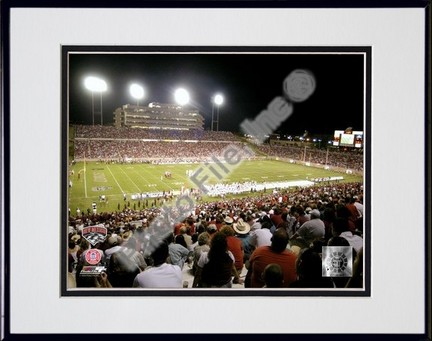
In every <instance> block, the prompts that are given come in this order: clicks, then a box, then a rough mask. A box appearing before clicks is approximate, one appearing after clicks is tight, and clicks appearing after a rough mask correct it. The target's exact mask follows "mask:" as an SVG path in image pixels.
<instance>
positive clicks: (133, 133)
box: [74, 125, 238, 142]
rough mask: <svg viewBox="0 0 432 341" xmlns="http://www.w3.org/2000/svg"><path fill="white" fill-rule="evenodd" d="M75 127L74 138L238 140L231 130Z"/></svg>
mask: <svg viewBox="0 0 432 341" xmlns="http://www.w3.org/2000/svg"><path fill="white" fill-rule="evenodd" d="M74 127H75V136H74V138H85V139H89V138H91V139H101V138H102V139H127V140H142V139H151V140H195V141H233V142H235V141H238V137H237V136H235V135H234V134H233V133H232V132H229V131H208V130H200V129H191V130H159V129H140V128H131V127H115V126H108V125H103V126H102V125H75V126H74Z"/></svg>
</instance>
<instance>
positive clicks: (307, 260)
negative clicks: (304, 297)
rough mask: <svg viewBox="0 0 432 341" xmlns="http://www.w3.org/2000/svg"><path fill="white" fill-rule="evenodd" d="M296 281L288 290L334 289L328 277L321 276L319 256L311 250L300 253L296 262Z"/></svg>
mask: <svg viewBox="0 0 432 341" xmlns="http://www.w3.org/2000/svg"><path fill="white" fill-rule="evenodd" d="M296 269H297V280H296V281H295V282H293V283H291V284H290V285H289V287H290V288H334V287H335V285H334V283H333V281H332V279H331V278H330V277H323V276H322V260H321V256H320V255H319V254H318V253H317V252H315V251H314V250H313V249H311V248H305V249H302V250H301V251H300V254H299V256H298V258H297V262H296Z"/></svg>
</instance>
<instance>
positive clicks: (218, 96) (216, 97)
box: [211, 94, 224, 131]
mask: <svg viewBox="0 0 432 341" xmlns="http://www.w3.org/2000/svg"><path fill="white" fill-rule="evenodd" d="M223 101H224V98H223V96H222V95H221V94H216V95H214V96H213V98H212V123H211V130H212V131H213V130H214V128H213V124H214V123H216V130H217V131H219V106H220V105H222V103H223ZM215 104H216V107H217V112H216V121H215V119H214V105H215Z"/></svg>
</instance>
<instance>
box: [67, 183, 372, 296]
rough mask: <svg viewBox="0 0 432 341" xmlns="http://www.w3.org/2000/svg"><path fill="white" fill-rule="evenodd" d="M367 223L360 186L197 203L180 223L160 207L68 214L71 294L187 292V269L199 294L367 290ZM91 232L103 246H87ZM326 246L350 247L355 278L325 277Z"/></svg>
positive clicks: (318, 187) (318, 188)
mask: <svg viewBox="0 0 432 341" xmlns="http://www.w3.org/2000/svg"><path fill="white" fill-rule="evenodd" d="M172 200H173V201H174V200H175V198H173V199H172ZM167 204H168V205H169V204H170V203H167ZM172 205H174V203H172ZM143 207H144V206H143ZM173 207H174V206H173ZM363 216H364V211H363V186H362V184H361V183H345V184H334V185H331V186H330V185H329V186H313V187H306V188H303V187H298V188H294V189H284V190H280V191H277V192H272V193H271V194H267V193H261V194H260V195H259V196H256V197H249V198H242V199H230V200H220V201H217V202H199V203H195V204H194V207H192V208H191V209H190V210H189V211H188V212H187V214H180V215H177V216H176V214H174V213H173V212H171V213H170V214H167V211H166V210H165V211H164V208H161V207H153V208H145V209H140V210H132V209H130V208H125V209H124V210H123V211H119V212H101V213H97V212H91V211H90V210H88V211H87V213H83V212H80V213H77V214H72V213H70V216H69V231H68V236H69V238H68V246H69V249H68V250H69V251H68V256H69V257H68V259H69V264H68V265H69V266H68V276H69V280H70V282H69V288H74V287H78V288H84V287H114V288H133V287H134V288H183V287H185V286H184V283H183V282H184V281H183V278H182V276H183V275H182V273H183V270H184V269H185V267H187V269H190V272H191V273H192V275H193V276H194V281H193V283H192V284H191V283H189V284H187V285H186V286H188V287H193V288H207V287H217V288H232V287H233V285H237V286H241V287H244V288H274V287H284V288H330V289H341V288H362V287H363V279H362V276H363V263H362V262H363V246H364V243H363V234H364V231H363ZM89 226H101V227H104V228H106V229H107V235H106V238H104V239H103V240H102V241H100V242H98V243H97V244H95V245H92V244H90V243H89V241H88V240H87V239H86V238H84V237H85V234H84V233H83V231H85V228H86V227H89ZM323 246H346V247H348V248H350V249H352V253H353V270H352V274H351V275H350V276H346V277H339V276H323V274H322V250H323ZM95 259H96V262H97V266H96V268H98V267H99V269H101V270H100V273H98V274H96V275H95V274H94V273H93V274H92V273H91V271H90V272H89V271H88V269H89V267H90V268H92V267H91V266H90V265H91V264H93V265H95V264H94V262H93V263H91V261H92V260H93V261H94V260H95ZM93 268H94V267H93ZM243 270H244V271H246V275H245V276H242V275H241V274H242V271H243Z"/></svg>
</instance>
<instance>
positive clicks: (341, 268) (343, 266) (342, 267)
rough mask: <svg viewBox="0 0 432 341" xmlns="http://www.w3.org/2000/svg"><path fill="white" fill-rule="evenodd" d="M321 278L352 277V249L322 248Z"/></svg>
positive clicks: (341, 247)
mask: <svg viewBox="0 0 432 341" xmlns="http://www.w3.org/2000/svg"><path fill="white" fill-rule="evenodd" d="M322 276H323V277H351V276H352V247H351V246H323V248H322Z"/></svg>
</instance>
